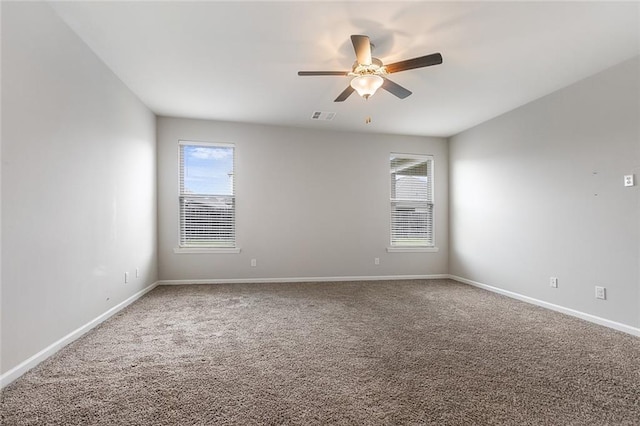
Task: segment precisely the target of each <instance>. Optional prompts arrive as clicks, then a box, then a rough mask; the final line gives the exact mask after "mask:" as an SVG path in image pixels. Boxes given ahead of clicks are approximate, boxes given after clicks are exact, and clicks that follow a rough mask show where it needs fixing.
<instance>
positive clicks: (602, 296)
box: [596, 286, 607, 300]
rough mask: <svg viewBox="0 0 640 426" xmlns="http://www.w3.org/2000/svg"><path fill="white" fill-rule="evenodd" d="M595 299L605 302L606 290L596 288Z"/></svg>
mask: <svg viewBox="0 0 640 426" xmlns="http://www.w3.org/2000/svg"><path fill="white" fill-rule="evenodd" d="M596 299H602V300H607V289H606V288H604V287H599V286H596Z"/></svg>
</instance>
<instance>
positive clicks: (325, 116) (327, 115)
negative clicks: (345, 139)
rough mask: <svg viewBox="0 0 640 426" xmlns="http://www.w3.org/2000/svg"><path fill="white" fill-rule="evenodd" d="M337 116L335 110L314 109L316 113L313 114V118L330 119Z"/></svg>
mask: <svg viewBox="0 0 640 426" xmlns="http://www.w3.org/2000/svg"><path fill="white" fill-rule="evenodd" d="M335 116H336V113H335V112H326V111H314V113H313V114H312V115H311V119H312V120H324V121H329V120H333V117H335Z"/></svg>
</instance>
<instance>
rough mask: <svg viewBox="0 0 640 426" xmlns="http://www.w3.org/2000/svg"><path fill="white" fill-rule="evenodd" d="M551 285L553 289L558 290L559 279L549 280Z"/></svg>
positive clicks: (552, 278)
mask: <svg viewBox="0 0 640 426" xmlns="http://www.w3.org/2000/svg"><path fill="white" fill-rule="evenodd" d="M549 285H550V286H551V287H553V288H558V277H551V278H549Z"/></svg>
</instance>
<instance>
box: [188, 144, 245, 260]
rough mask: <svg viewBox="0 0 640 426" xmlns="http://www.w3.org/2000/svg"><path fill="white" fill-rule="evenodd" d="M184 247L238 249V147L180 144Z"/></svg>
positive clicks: (229, 145)
mask: <svg viewBox="0 0 640 426" xmlns="http://www.w3.org/2000/svg"><path fill="white" fill-rule="evenodd" d="M179 147H180V195H179V204H180V243H179V244H180V246H181V247H213V248H216V247H220V248H223V247H225V248H227V247H235V245H236V242H235V241H236V226H235V188H234V146H233V145H231V144H211V143H202V142H183V141H181V142H180V145H179Z"/></svg>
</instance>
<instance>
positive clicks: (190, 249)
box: [173, 247, 240, 254]
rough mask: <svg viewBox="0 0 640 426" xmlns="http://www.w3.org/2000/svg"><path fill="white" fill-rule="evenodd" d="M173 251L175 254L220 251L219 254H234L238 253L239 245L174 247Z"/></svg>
mask: <svg viewBox="0 0 640 426" xmlns="http://www.w3.org/2000/svg"><path fill="white" fill-rule="evenodd" d="M173 252H174V253H176V254H194V253H200V254H203V253H220V254H236V253H240V247H227V248H222V247H220V248H216V247H174V248H173Z"/></svg>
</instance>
